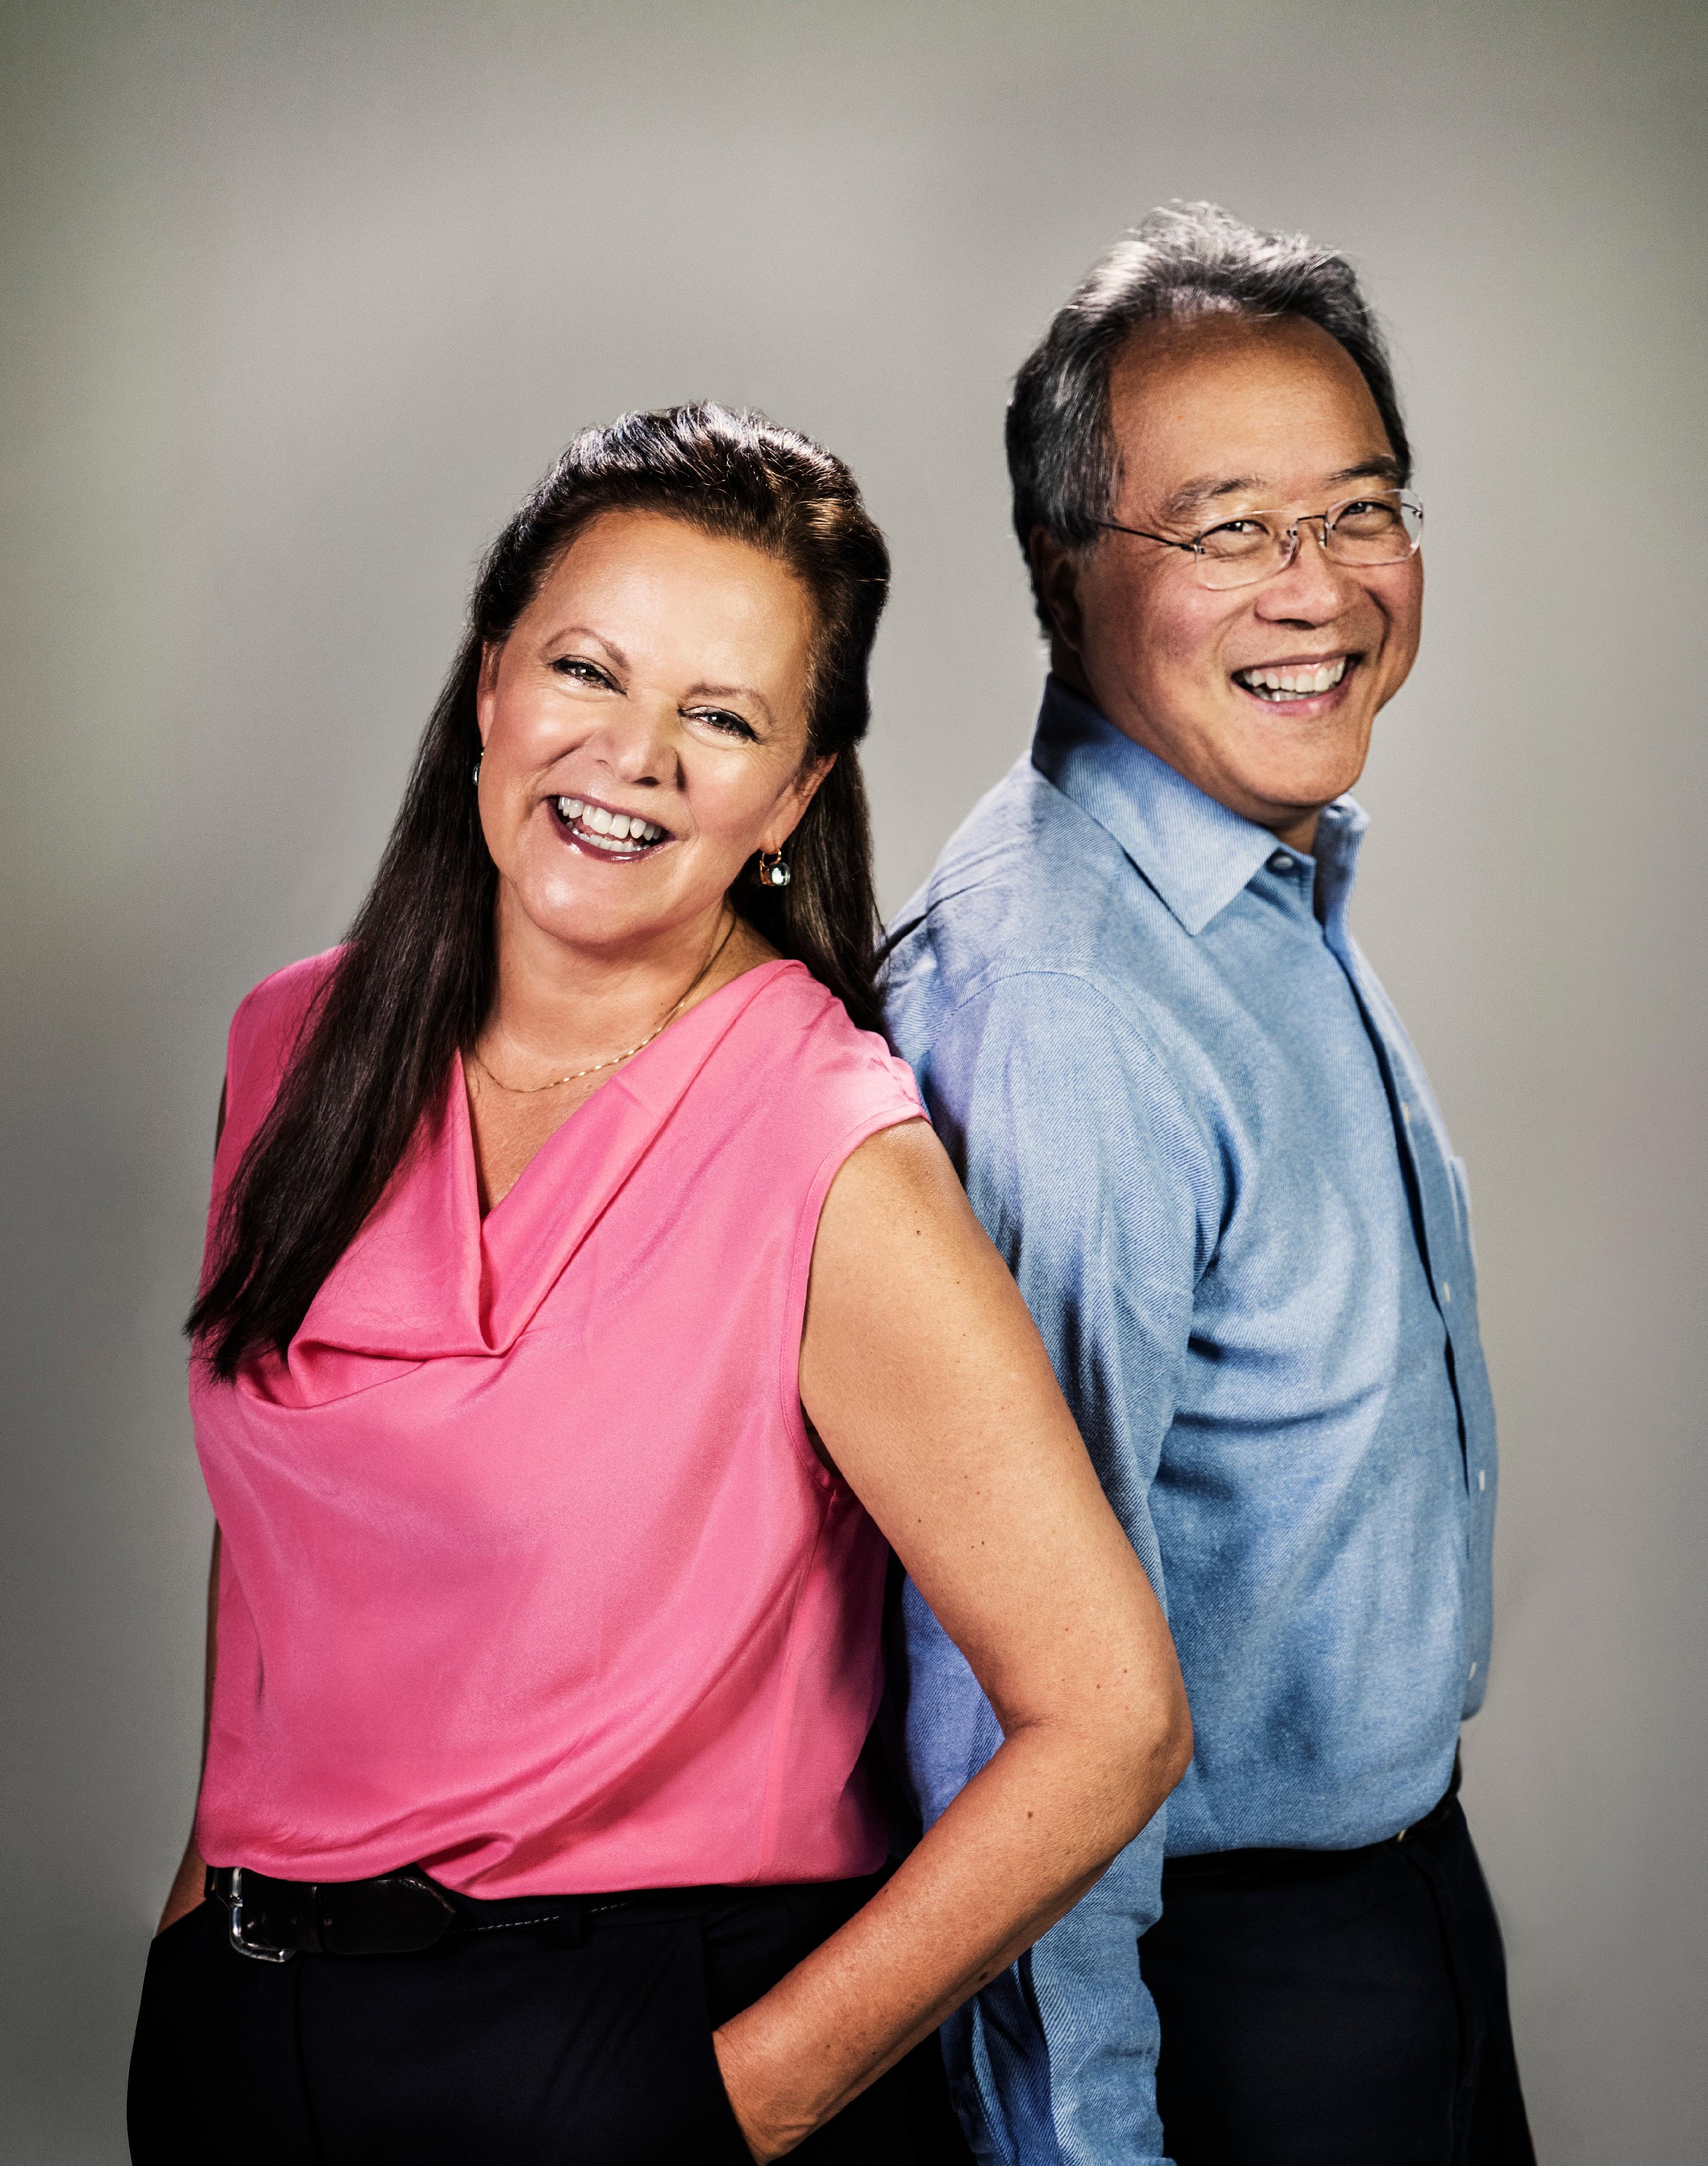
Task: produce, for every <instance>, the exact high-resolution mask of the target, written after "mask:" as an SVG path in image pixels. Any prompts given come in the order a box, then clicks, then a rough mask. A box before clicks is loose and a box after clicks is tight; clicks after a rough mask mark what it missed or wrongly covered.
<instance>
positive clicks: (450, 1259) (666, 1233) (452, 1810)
mask: <svg viewBox="0 0 1708 2166" xmlns="http://www.w3.org/2000/svg"><path fill="white" fill-rule="evenodd" d="M334 961H335V955H331V956H321V957H317V958H315V959H313V960H311V961H308V962H306V963H299V964H294V965H293V966H292V967H291V968H290V969H287V970H282V971H281V972H279V974H278V975H277V976H276V977H272V978H269V979H267V980H266V981H265V982H264V983H263V984H262V985H259V986H257V987H256V990H255V991H254V992H252V993H251V994H250V996H248V998H247V999H246V1000H245V1001H244V1003H243V1005H242V1006H240V1008H239V1010H238V1012H237V1015H236V1017H235V1020H234V1022H233V1023H232V1027H231V1038H230V1048H229V1058H228V1065H227V1071H226V1092H227V1096H226V1106H227V1112H226V1126H225V1133H224V1138H223V1139H222V1141H221V1144H220V1146H219V1154H218V1157H217V1160H216V1162H215V1168H214V1212H216V1213H217V1212H218V1209H219V1202H220V1199H221V1197H222V1196H223V1194H224V1188H225V1186H226V1184H227V1183H228V1182H229V1180H230V1178H231V1176H232V1174H233V1173H234V1171H235V1169H236V1166H237V1164H238V1161H239V1160H240V1157H241V1155H242V1153H243V1150H244V1148H245V1145H246V1144H247V1143H248V1142H249V1140H250V1137H251V1136H252V1135H253V1134H254V1133H255V1131H256V1128H257V1127H258V1126H259V1125H260V1123H261V1120H262V1118H263V1117H264V1116H265V1114H266V1110H267V1108H268V1107H269V1105H270V1104H271V1100H272V1097H273V1095H274V1092H275V1091H276V1090H277V1085H278V1081H279V1078H280V1075H281V1073H282V1069H283V1066H284V1064H285V1062H286V1060H287V1058H288V1055H289V1053H290V1050H291V1047H292V1044H293V1040H294V1038H295V1036H296V1033H297V1031H298V1028H299V1026H300V1024H301V1022H302V1018H303V1014H304V1012H305V1011H306V1009H307V1007H308V1002H309V1001H310V1000H311V998H312V996H313V995H314V991H315V990H316V988H317V986H318V985H319V984H320V983H321V982H322V980H323V979H324V975H326V973H327V972H328V971H329V969H330V968H331V965H332V964H333V962H334ZM919 1117H920V1103H919V1098H918V1096H917V1093H916V1092H915V1087H914V1082H913V1078H912V1076H911V1075H910V1074H909V1070H907V1068H906V1067H905V1066H904V1065H903V1063H902V1062H900V1061H899V1060H897V1059H894V1058H893V1057H892V1056H891V1054H889V1053H888V1050H887V1049H885V1047H884V1046H883V1043H882V1042H881V1041H880V1040H879V1039H878V1038H874V1037H872V1036H870V1035H868V1034H867V1033H864V1032H862V1031H859V1030H857V1029H856V1028H855V1027H854V1025H853V1024H852V1023H851V1022H850V1021H849V1019H848V1017H847V1015H846V1012H845V1011H844V1009H843V1008H842V1006H841V1003H840V1002H839V1001H836V999H835V998H834V997H833V996H832V995H830V993H828V992H827V991H825V989H824V988H823V987H822V986H821V985H819V984H818V983H817V982H816V981H815V980H814V979H813V978H812V977H811V976H810V975H809V974H808V972H807V971H806V970H805V969H804V968H803V967H802V966H801V964H799V963H789V962H776V963H768V964H762V966H761V967H760V968H759V969H755V970H751V971H749V972H748V973H747V974H746V975H745V976H743V977H741V978H738V979H736V980H735V981H734V982H733V983H732V984H730V985H726V986H725V987H724V988H723V989H722V990H721V991H719V992H716V993H714V994H713V995H712V996H711V997H710V998H709V999H708V1000H706V1001H702V1002H701V1003H700V1005H699V1006H698V1007H695V1008H693V1009H691V1010H690V1011H689V1012H688V1014H687V1015H685V1016H684V1017H682V1018H681V1020H680V1021H679V1022H675V1023H672V1025H671V1027H670V1028H669V1029H668V1030H667V1031H666V1032H665V1033H664V1034H663V1036H662V1038H658V1039H657V1040H656V1042H655V1043H653V1044H652V1045H651V1046H649V1047H648V1048H647V1049H646V1051H645V1052H643V1053H641V1054H639V1055H638V1056H637V1057H636V1058H635V1059H634V1060H633V1061H632V1062H630V1065H629V1066H628V1067H627V1068H625V1069H623V1070H619V1072H618V1073H617V1074H616V1075H614V1076H613V1077H612V1078H611V1079H610V1080H609V1081H608V1082H607V1083H606V1084H605V1085H604V1086H603V1088H602V1089H600V1090H598V1091H596V1092H595V1093H594V1095H593V1097H591V1098H590V1099H588V1101H587V1103H586V1104H585V1105H584V1106H583V1107H581V1108H580V1109H579V1110H578V1111H577V1112H575V1113H574V1114H572V1116H571V1117H570V1118H569V1120H568V1121H567V1122H566V1123H564V1125H563V1127H562V1128H560V1129H559V1130H558V1131H557V1133H556V1134H555V1135H554V1136H553V1137H552V1138H551V1139H550V1140H549V1141H548V1142H547V1143H546V1144H545V1146H544V1147H543V1148H542V1149H541V1150H540V1152H539V1154H538V1155H537V1156H536V1157H535V1159H534V1160H532V1162H531V1163H530V1165H529V1166H528V1168H527V1170H525V1172H524V1174H523V1175H522V1176H521V1178H520V1180H519V1181H518V1182H517V1183H516V1185H515V1186H514V1188H513V1189H512V1190H511V1191H509V1194H508V1195H506V1196H505V1197H503V1200H502V1201H501V1202H499V1203H498V1206H497V1207H496V1208H495V1209H494V1210H493V1211H492V1212H490V1213H489V1214H488V1217H487V1218H486V1219H485V1221H484V1222H482V1218H481V1214H480V1206H479V1200H478V1195H477V1188H476V1181H475V1165H474V1156H473V1149H472V1138H471V1135H470V1130H469V1118H468V1106H467V1097H466V1096H465V1087H464V1081H463V1075H462V1070H461V1064H460V1063H458V1064H455V1065H454V1067H453V1072H452V1073H451V1075H450V1076H449V1077H448V1078H447V1080H446V1087H445V1095H444V1098H443V1100H442V1101H441V1103H440V1106H439V1107H438V1108H437V1111H436V1114H435V1117H434V1118H433V1119H432V1120H430V1122H429V1123H425V1124H424V1128H423V1130H422V1133H420V1134H419V1136H418V1138H417V1139H416V1142H415V1144H414V1147H413V1148H412V1149H411V1152H410V1154H409V1156H408V1157H407V1158H406V1160H405V1161H404V1163H403V1165H402V1166H401V1167H400V1168H399V1170H398V1173H397V1175H395V1176H394V1177H393V1181H392V1183H391V1185H390V1186H389V1187H388V1188H387V1191H386V1193H385V1195H384V1197H382V1200H381V1202H380V1203H379V1205H378V1206H377V1208H376V1209H375V1211H374V1212H373V1213H372V1216H371V1218H369V1219H368V1221H367V1223H366V1224H365V1225H364V1226H363V1227H362V1228H361V1232H360V1233H359V1234H357V1236H356V1239H355V1240H354V1241H353V1242H352V1243H351V1246H350V1248H349V1249H347V1250H346V1252H345V1255H344V1256H343V1257H342V1258H341V1259H340V1262H339V1263H338V1265H337V1266H336V1267H335V1270H334V1271H333V1272H332V1274H331V1276H329V1278H328V1279H327V1281H326V1282H325V1284H324V1286H322V1287H321V1288H320V1291H319V1293H318V1294H317V1296H316V1297H315V1299H314V1305H313V1307H312V1308H310V1310H309V1312H308V1315H307V1317H306V1318H304V1320H303V1325H302V1328H301V1329H300V1330H299V1331H298V1334H297V1335H296V1337H295V1339H293V1341H292V1344H291V1346H290V1349H289V1353H288V1358H287V1359H286V1360H280V1359H279V1358H278V1357H277V1355H272V1354H269V1355H266V1356H264V1357H261V1358H254V1359H251V1360H248V1361H247V1362H245V1365H244V1367H243V1368H242V1370H241V1371H240V1374H239V1376H238V1377H237V1379H236V1381H235V1383H233V1384H224V1383H220V1382H219V1381H216V1380H214V1379H212V1378H210V1377H209V1376H208V1373H207V1372H206V1371H205V1370H203V1368H202V1367H201V1366H200V1365H199V1364H197V1363H194V1362H192V1368H191V1393H190V1397H191V1405H192V1412H193V1414H194V1418H195V1428H196V1444H197V1450H198V1453H199V1455H200V1458H201V1461H202V1466H203V1473H204V1475H205V1477H206V1479H207V1483H208V1494H209V1496H210V1497H211V1498H212V1499H213V1503H214V1513H215V1515H216V1516H217V1518H218V1519H219V1525H220V1529H221V1531H222V1535H223V1558H224V1561H223V1565H222V1568H221V1573H220V1580H219V1656H218V1661H217V1665H216V1670H215V1682H214V1709H213V1720H212V1725H211V1730H210V1736H209V1743H208V1764H207V1770H206V1773H205V1776H204V1778H203V1786H202V1795H201V1803H200V1807H199V1810H198V1819H197V1831H198V1846H199V1848H200V1849H201V1851H202V1853H203V1856H204V1857H206V1858H207V1859H208V1861H209V1862H210V1863H213V1864H216V1865H245V1866H250V1867H252V1868H256V1869H258V1870H260V1871H261V1872H265V1873H274V1874H277V1875H279V1876H280V1877H281V1878H287V1879H293V1880H349V1879H359V1878H363V1877H365V1876H366V1875H368V1874H371V1873H382V1872H386V1871H388V1870H391V1869H393V1868H396V1867H398V1866H400V1865H403V1864H404V1863H406V1862H410V1861H412V1860H414V1861H419V1862H420V1863H422V1864H424V1866H425V1867H426V1868H428V1869H429V1871H430V1872H431V1873H434V1874H435V1876H436V1877H437V1878H440V1880H442V1881H444V1882H445V1883H447V1884H448V1885H450V1886H451V1887H454V1888H457V1889H464V1890H467V1891H469V1892H471V1893H474V1894H480V1895H484V1896H502V1895H531V1894H565V1893H586V1894H597V1893H600V1892H604V1891H608V1890H610V1889H627V1888H648V1887H681V1886H692V1885H694V1884H696V1883H707V1882H730V1881H735V1882H748V1883H774V1882H783V1881H795V1880H826V1879H836V1878H845V1877H847V1876H850V1875H852V1874H856V1873H867V1872H871V1871H872V1870H873V1869H874V1868H876V1867H877V1866H878V1864H879V1863H880V1862H882V1860H883V1855H884V1852H885V1847H886V1841H885V1838H886V1834H887V1830H886V1828H885V1826H884V1825H883V1820H882V1816H881V1815H880V1813H879V1811H878V1807H877V1804H876V1801H875V1799H874V1798H873V1797H872V1794H870V1793H869V1791H868V1789H867V1784H866V1783H865V1780H864V1778H863V1773H862V1748H863V1746H864V1745H865V1742H866V1739H867V1732H868V1730H870V1728H871V1725H872V1719H873V1715H874V1714H875V1712H876V1709H877V1706H878V1693H879V1689H880V1684H881V1675H880V1656H879V1647H878V1629H879V1614H880V1609H881V1604H882V1596H883V1576H884V1566H885V1561H886V1551H885V1546H884V1543H883V1538H882V1537H881V1535H879V1534H878V1529H876V1528H875V1527H874V1526H873V1524H872V1521H871V1520H870V1519H868V1518H867V1515H866V1514H865V1513H864V1511H862V1508H861V1507H860V1505H859V1504H858V1503H857V1501H856V1500H855V1498H853V1496H852V1495H851V1493H850V1492H849V1491H848V1490H847V1489H846V1487H844V1486H843V1485H842V1484H841V1482H837V1481H836V1480H835V1479H834V1478H833V1477H831V1476H830V1474H828V1473H827V1472H826V1471H825V1468H824V1467H823V1466H822V1465H821V1464H820V1461H818V1459H817V1458H816V1457H815V1456H814V1453H813V1450H812V1447H811V1445H810V1443H809V1440H808V1438H807V1434H806V1430H805V1427H804V1422H803V1419H802V1415H801V1408H800V1400H799V1383H798V1366H799V1353H800V1339H801V1323H802V1318H803V1315H804V1309H805V1303H806V1291H807V1274H808V1270H809V1265H810V1263H811V1260H812V1251H813V1242H814V1235H815V1234H816V1231H817V1226H818V1218H819V1212H820V1207H821V1206H822V1204H823V1202H824V1198H825V1192H826V1191H827V1190H828V1189H829V1187H830V1182H831V1181H832V1179H833V1177H834V1176H835V1175H836V1171H837V1170H838V1168H839V1167H840V1166H841V1165H842V1163H843V1161H844V1160H846V1158H847V1156H848V1154H849V1153H850V1152H851V1151H852V1150H853V1149H855V1148H856V1146H857V1144H860V1143H862V1142H863V1141H864V1140H865V1138H867V1137H868V1136H870V1135H872V1134H874V1133H876V1132H877V1131H878V1130H879V1129H881V1128H888V1127H891V1126H893V1125H894V1124H895V1123H899V1122H903V1121H909V1120H915V1119H917V1118H919ZM211 1228H212V1221H211V1220H210V1238H211Z"/></svg>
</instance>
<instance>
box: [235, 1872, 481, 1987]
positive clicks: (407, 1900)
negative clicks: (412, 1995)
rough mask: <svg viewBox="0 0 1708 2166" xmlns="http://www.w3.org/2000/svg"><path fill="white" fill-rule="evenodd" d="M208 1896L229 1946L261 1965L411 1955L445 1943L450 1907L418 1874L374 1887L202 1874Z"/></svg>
mask: <svg viewBox="0 0 1708 2166" xmlns="http://www.w3.org/2000/svg"><path fill="white" fill-rule="evenodd" d="M207 1889H208V1899H209V1900H210V1901H211V1902H214V1903H223V1904H224V1906H225V1908H226V1910H228V1911H229V1913H230V1915H231V1945H232V1947H235V1949H236V1950H237V1952H238V1953H239V1954H240V1955H245V1956H253V1957H256V1960H257V1961H258V1962H261V1963H288V1962H289V1961H290V1959H291V1957H293V1956H294V1955H328V1956H399V1955H414V1954H415V1953H417V1952H419V1950H421V1949H422V1948H430V1947H432V1946H433V1945H434V1943H435V1941H441V1940H443V1939H444V1937H445V1935H446V1933H448V1932H449V1931H451V1926H453V1925H454V1924H455V1923H456V1905H455V1904H453V1903H452V1902H451V1899H450V1898H449V1897H448V1896H446V1895H445V1894H442V1893H441V1891H440V1889H437V1888H435V1886H434V1885H433V1883H432V1882H431V1881H430V1879H429V1878H427V1876H426V1874H425V1873H416V1872H414V1871H413V1870H406V1871H404V1872H402V1873H382V1874H381V1875H380V1876H379V1878H377V1879H373V1880H329V1881H319V1882H316V1881H303V1880H275V1879H274V1878H272V1877H271V1874H269V1873H254V1872H251V1871H250V1869H249V1868H248V1867H246V1866H242V1865H215V1866H209V1867H208V1881H207Z"/></svg>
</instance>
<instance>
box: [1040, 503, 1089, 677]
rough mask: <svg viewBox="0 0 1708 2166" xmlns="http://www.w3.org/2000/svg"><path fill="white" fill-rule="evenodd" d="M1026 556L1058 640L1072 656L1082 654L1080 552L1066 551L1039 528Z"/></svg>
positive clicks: (1046, 532)
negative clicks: (1080, 648)
mask: <svg viewBox="0 0 1708 2166" xmlns="http://www.w3.org/2000/svg"><path fill="white" fill-rule="evenodd" d="M1026 554H1027V555H1028V557H1030V558H1031V566H1032V577H1033V578H1034V579H1036V582H1037V586H1038V592H1039V594H1041V595H1042V597H1043V601H1044V609H1045V612H1046V615H1048V617H1049V620H1050V622H1051V624H1052V626H1053V627H1054V630H1055V634H1056V637H1057V639H1059V640H1060V641H1061V642H1062V645H1063V646H1064V647H1067V648H1068V651H1069V652H1070V653H1073V654H1078V652H1079V647H1080V641H1081V639H1082V637H1083V627H1084V619H1083V613H1082V611H1081V610H1080V606H1079V557H1078V552H1077V551H1075V550H1071V549H1066V548H1064V547H1062V544H1061V542H1058V541H1057V539H1056V537H1055V536H1054V535H1053V534H1052V533H1051V532H1049V531H1048V530H1047V529H1046V528H1045V527H1042V526H1035V527H1034V528H1033V529H1032V538H1031V542H1030V543H1029V544H1028V545H1027V550H1026Z"/></svg>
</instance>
